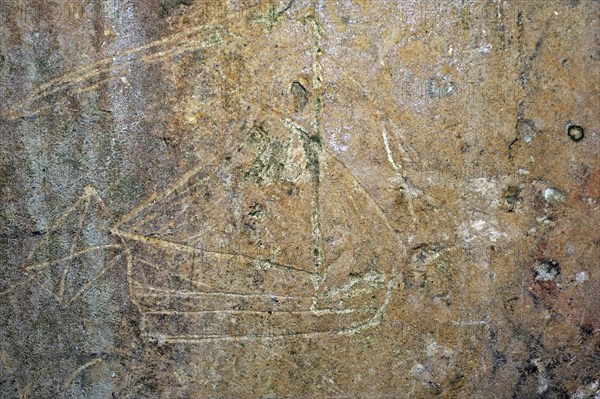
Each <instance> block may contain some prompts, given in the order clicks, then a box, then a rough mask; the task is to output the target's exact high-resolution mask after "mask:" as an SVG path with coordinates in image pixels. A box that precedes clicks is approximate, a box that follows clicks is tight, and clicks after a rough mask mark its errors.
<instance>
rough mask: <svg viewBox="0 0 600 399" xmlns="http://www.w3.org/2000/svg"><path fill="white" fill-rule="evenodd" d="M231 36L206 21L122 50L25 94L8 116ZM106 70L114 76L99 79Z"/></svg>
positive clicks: (30, 112)
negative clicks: (55, 95)
mask: <svg viewBox="0 0 600 399" xmlns="http://www.w3.org/2000/svg"><path fill="white" fill-rule="evenodd" d="M227 36H229V37H231V36H233V34H231V33H230V32H228V31H224V30H222V29H219V28H217V27H212V26H207V25H203V26H197V27H194V28H190V29H185V30H183V31H181V32H179V33H175V34H172V35H169V36H166V37H164V38H161V39H158V40H154V41H151V42H149V43H147V44H144V45H142V46H138V47H134V48H131V49H128V50H125V51H122V52H119V53H117V54H115V55H113V56H111V57H107V58H104V59H102V60H99V61H97V62H94V63H91V64H89V65H86V66H83V67H80V68H76V69H75V70H73V71H70V72H67V73H66V74H64V75H62V76H59V77H57V78H54V79H51V80H49V81H47V82H46V83H43V84H42V85H40V86H39V87H38V88H37V89H36V90H34V91H33V92H32V93H30V94H29V95H27V96H26V97H25V98H23V99H22V100H19V101H17V102H16V103H14V104H13V105H12V106H10V107H9V108H8V110H7V111H6V115H5V118H6V119H8V120H15V119H18V118H20V117H30V116H35V115H37V114H39V113H41V112H43V111H44V110H45V109H47V108H49V107H51V106H50V105H42V104H41V102H42V101H43V100H44V99H45V98H47V97H49V96H51V95H54V94H58V93H68V94H71V95H78V94H82V93H85V92H88V91H90V90H94V89H96V88H97V87H98V86H100V85H102V84H105V83H108V82H110V81H113V80H116V79H118V78H119V77H120V75H122V74H126V73H127V72H128V70H129V68H130V67H131V65H133V64H136V63H148V64H150V63H157V62H165V61H168V60H170V59H173V58H174V57H177V56H179V55H181V54H185V53H189V52H193V51H196V50H199V49H202V48H207V47H212V46H215V45H218V44H220V43H222V42H223V41H224V40H225V37H227ZM106 73H110V74H111V77H109V78H104V79H98V78H99V77H102V76H104V74H106Z"/></svg>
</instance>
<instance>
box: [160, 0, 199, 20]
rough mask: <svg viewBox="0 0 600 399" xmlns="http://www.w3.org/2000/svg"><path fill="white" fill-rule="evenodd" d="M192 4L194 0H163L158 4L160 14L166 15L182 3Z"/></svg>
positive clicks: (185, 4)
mask: <svg viewBox="0 0 600 399" xmlns="http://www.w3.org/2000/svg"><path fill="white" fill-rule="evenodd" d="M192 4H194V0H162V1H161V2H160V4H159V5H158V14H159V15H160V16H161V17H164V16H165V15H167V14H169V13H170V12H171V11H172V10H173V9H175V8H177V7H179V6H180V5H184V6H191V5H192Z"/></svg>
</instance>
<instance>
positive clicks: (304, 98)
mask: <svg viewBox="0 0 600 399" xmlns="http://www.w3.org/2000/svg"><path fill="white" fill-rule="evenodd" d="M290 90H291V92H292V95H293V96H294V110H295V112H299V111H302V110H303V109H304V107H306V104H308V90H306V88H305V87H304V86H303V85H302V83H300V82H297V81H296V82H293V83H292V87H291V89H290Z"/></svg>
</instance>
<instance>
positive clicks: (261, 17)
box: [251, 4, 281, 32]
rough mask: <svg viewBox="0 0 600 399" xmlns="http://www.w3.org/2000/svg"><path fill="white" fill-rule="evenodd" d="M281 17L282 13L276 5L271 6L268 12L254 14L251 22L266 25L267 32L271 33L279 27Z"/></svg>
mask: <svg viewBox="0 0 600 399" xmlns="http://www.w3.org/2000/svg"><path fill="white" fill-rule="evenodd" d="M280 16H281V12H279V11H278V9H277V7H276V6H275V5H274V4H271V5H269V8H268V9H267V11H266V12H263V13H256V14H254V15H253V16H252V18H251V21H252V22H253V23H254V24H257V25H264V26H265V28H266V29H267V31H268V32H270V31H272V30H273V28H275V26H277V22H278V21H279V17H280Z"/></svg>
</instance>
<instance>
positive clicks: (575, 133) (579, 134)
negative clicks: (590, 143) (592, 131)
mask: <svg viewBox="0 0 600 399" xmlns="http://www.w3.org/2000/svg"><path fill="white" fill-rule="evenodd" d="M567 134H568V135H569V137H570V138H571V140H573V141H580V140H581V139H583V136H584V134H583V128H582V127H581V126H577V125H569V126H568V127H567Z"/></svg>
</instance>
